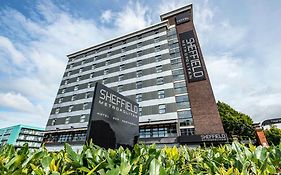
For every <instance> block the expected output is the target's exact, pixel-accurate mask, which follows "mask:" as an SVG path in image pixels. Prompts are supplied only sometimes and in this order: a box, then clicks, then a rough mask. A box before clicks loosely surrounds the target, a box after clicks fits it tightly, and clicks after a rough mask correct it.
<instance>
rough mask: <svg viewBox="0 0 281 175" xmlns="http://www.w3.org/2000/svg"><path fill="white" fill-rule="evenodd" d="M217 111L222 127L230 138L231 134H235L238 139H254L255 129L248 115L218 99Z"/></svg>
mask: <svg viewBox="0 0 281 175" xmlns="http://www.w3.org/2000/svg"><path fill="white" fill-rule="evenodd" d="M217 106H218V111H219V114H220V116H221V120H222V124H223V128H224V130H225V132H226V134H227V135H228V137H229V138H230V139H231V140H232V136H233V135H237V137H238V138H239V139H240V140H249V139H251V140H254V139H255V130H254V128H253V126H252V125H253V120H252V119H251V117H250V116H248V115H246V114H243V113H241V112H238V111H236V110H235V109H233V108H232V107H230V106H229V105H228V104H226V103H223V102H220V101H218V103H217Z"/></svg>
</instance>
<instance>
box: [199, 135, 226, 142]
mask: <svg viewBox="0 0 281 175" xmlns="http://www.w3.org/2000/svg"><path fill="white" fill-rule="evenodd" d="M201 141H202V142H212V141H227V134H225V133H220V134H202V135H201Z"/></svg>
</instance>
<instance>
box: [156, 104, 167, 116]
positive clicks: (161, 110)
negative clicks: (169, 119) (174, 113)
mask: <svg viewBox="0 0 281 175" xmlns="http://www.w3.org/2000/svg"><path fill="white" fill-rule="evenodd" d="M158 111H159V114H164V113H166V105H159V106H158Z"/></svg>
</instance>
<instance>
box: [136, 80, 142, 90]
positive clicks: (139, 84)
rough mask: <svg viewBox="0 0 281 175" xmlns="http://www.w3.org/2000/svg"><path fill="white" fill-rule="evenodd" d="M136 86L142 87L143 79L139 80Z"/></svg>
mask: <svg viewBox="0 0 281 175" xmlns="http://www.w3.org/2000/svg"><path fill="white" fill-rule="evenodd" d="M136 88H137V89H140V88H142V82H141V81H138V82H137V83H136Z"/></svg>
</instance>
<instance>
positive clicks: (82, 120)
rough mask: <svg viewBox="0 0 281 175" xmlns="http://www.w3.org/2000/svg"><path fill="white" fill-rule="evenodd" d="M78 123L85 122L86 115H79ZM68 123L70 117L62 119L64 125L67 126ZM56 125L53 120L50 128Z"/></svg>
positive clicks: (55, 120) (55, 121)
mask: <svg viewBox="0 0 281 175" xmlns="http://www.w3.org/2000/svg"><path fill="white" fill-rule="evenodd" d="M79 122H80V123H84V122H86V115H81V116H80V119H79ZM69 123H70V117H66V118H65V119H64V124H69ZM54 125H57V119H53V120H52V122H51V126H54Z"/></svg>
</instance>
